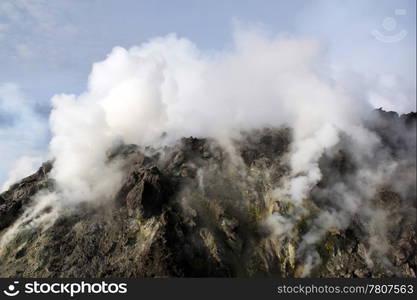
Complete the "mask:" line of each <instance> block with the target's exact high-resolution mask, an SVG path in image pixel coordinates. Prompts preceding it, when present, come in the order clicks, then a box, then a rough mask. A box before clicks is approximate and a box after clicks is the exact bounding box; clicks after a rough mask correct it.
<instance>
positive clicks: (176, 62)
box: [50, 31, 366, 202]
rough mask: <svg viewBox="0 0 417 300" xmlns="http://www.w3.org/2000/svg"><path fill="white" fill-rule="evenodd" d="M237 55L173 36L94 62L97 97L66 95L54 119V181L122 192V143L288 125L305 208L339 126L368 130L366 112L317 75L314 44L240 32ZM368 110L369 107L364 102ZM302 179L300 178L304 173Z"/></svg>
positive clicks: (73, 191) (92, 86)
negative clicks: (117, 148) (111, 158)
mask: <svg viewBox="0 0 417 300" xmlns="http://www.w3.org/2000/svg"><path fill="white" fill-rule="evenodd" d="M234 41H235V45H234V48H233V49H231V50H228V51H226V50H225V51H221V52H215V53H206V52H203V51H200V50H199V49H198V48H197V47H196V46H195V45H194V44H193V43H192V42H190V41H189V40H187V39H184V38H177V37H176V36H175V35H169V36H166V37H163V38H156V39H153V40H151V41H150V42H148V43H145V44H143V45H141V46H139V47H133V48H131V49H129V50H126V49H123V48H120V47H116V48H115V49H113V51H112V52H111V53H110V54H109V55H108V57H107V58H106V59H105V60H104V61H102V62H99V63H96V64H94V66H93V70H92V72H91V75H90V78H89V84H88V90H87V91H86V92H85V93H83V94H81V95H79V96H74V95H56V96H55V97H54V98H53V99H52V101H53V107H54V109H53V111H52V114H51V118H50V123H51V130H52V133H53V138H52V141H51V144H50V150H51V155H52V156H53V157H54V158H55V163H54V170H53V173H52V176H53V178H54V179H55V180H56V182H57V183H58V185H59V186H60V188H61V189H62V191H63V192H64V194H67V195H68V197H66V198H69V199H73V200H74V199H77V200H86V199H87V198H102V197H105V196H108V195H111V194H112V191H115V189H116V188H117V183H118V182H119V180H120V172H119V171H118V169H119V168H118V167H119V166H118V165H117V164H116V165H115V164H112V165H109V164H107V156H106V151H107V150H108V149H109V148H110V147H111V146H112V145H113V144H114V143H115V142H117V141H123V142H124V143H134V144H139V145H161V144H166V143H170V142H173V141H175V140H177V139H178V138H180V137H183V136H197V137H207V136H208V137H217V138H219V139H223V140H224V139H227V138H228V137H231V136H235V135H237V134H238V133H239V131H241V130H248V129H252V128H258V127H263V126H275V127H276V126H281V125H283V124H288V125H290V126H292V127H293V128H294V132H295V143H294V155H293V158H292V167H293V170H294V173H295V175H297V176H296V177H295V178H294V179H293V180H292V181H291V194H292V197H293V199H294V201H297V202H299V201H300V200H301V199H302V198H303V197H304V196H305V193H306V192H308V190H309V189H310V188H311V187H312V186H314V184H315V183H317V182H318V180H320V171H319V170H318V166H317V161H318V159H319V158H320V156H321V154H322V153H323V151H324V150H325V149H326V148H330V147H331V146H333V145H335V144H336V143H337V142H338V129H339V128H343V129H345V128H346V129H348V130H354V129H355V128H356V126H359V123H358V122H359V118H360V116H361V111H364V109H363V108H362V107H361V105H352V102H353V100H352V99H350V98H349V96H348V95H347V94H346V93H345V92H344V91H343V89H342V88H341V87H338V86H335V85H333V84H331V83H330V80H326V79H322V78H321V77H320V76H319V75H318V74H317V72H316V59H317V58H318V56H319V47H318V45H317V43H316V42H314V41H310V40H297V39H295V38H292V37H284V36H278V37H269V36H267V35H266V34H262V33H260V32H257V31H237V32H236V33H235V36H234ZM363 105H366V104H363ZM298 175H299V176H298Z"/></svg>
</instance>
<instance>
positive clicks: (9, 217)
mask: <svg viewBox="0 0 417 300" xmlns="http://www.w3.org/2000/svg"><path fill="white" fill-rule="evenodd" d="M415 124H416V115H415V113H414V114H409V115H403V116H401V117H399V116H398V115H396V114H390V113H386V112H383V111H377V112H375V119H374V120H372V121H370V122H369V124H368V126H369V128H371V129H372V130H373V131H374V132H376V133H377V134H378V135H379V136H380V137H381V140H382V141H383V143H384V145H385V146H386V152H387V153H388V154H387V155H389V157H391V158H393V159H394V160H398V161H401V162H402V163H401V164H400V166H399V167H398V170H397V171H396V174H397V176H395V177H394V178H391V179H390V181H381V182H379V184H378V186H377V187H376V193H372V195H371V194H370V195H369V198H368V199H365V200H366V201H363V202H361V203H362V204H361V205H362V206H363V207H362V206H360V207H359V209H358V210H355V211H349V212H348V210H346V209H345V208H342V207H341V203H342V202H338V201H334V199H332V197H336V196H335V194H332V191H336V190H337V191H340V188H339V186H340V183H341V182H342V183H344V188H345V189H349V188H350V187H351V188H352V190H353V189H355V188H356V187H355V186H354V183H353V182H354V181H353V178H357V177H358V173H359V170H360V168H359V166H357V165H356V163H355V159H354V155H353V154H352V153H350V151H349V139H350V137H345V139H344V142H342V143H340V145H339V148H338V149H337V150H336V151H334V153H332V155H324V156H323V157H322V158H321V160H320V169H321V171H322V173H323V177H322V180H321V182H320V183H319V184H318V185H317V187H315V188H314V189H313V190H312V192H311V193H310V197H309V198H307V199H305V200H304V201H303V203H302V205H301V206H300V207H296V206H294V205H293V204H292V203H290V202H286V201H282V199H281V198H280V197H279V195H276V194H275V193H273V192H271V190H273V187H279V186H281V185H282V183H283V181H285V180H286V179H287V177H288V176H289V166H288V162H287V161H288V160H287V157H286V155H287V154H288V152H289V151H290V147H291V130H290V129H288V128H279V129H264V130H258V131H254V132H250V133H245V134H243V135H242V138H241V139H239V140H236V141H235V142H234V147H233V151H231V150H227V149H226V148H225V147H223V146H221V145H220V144H218V143H217V142H216V141H214V140H211V139H196V138H184V139H182V140H180V141H179V142H178V143H177V144H176V145H174V146H172V147H165V148H162V149H150V148H146V149H141V148H139V147H137V146H135V145H122V146H120V147H118V148H117V149H113V150H112V152H111V153H109V159H122V160H123V161H124V162H126V170H125V177H124V180H123V183H122V186H121V188H120V190H119V191H118V193H117V194H116V195H115V196H114V197H113V198H112V200H111V201H103V202H94V203H91V202H85V203H78V204H76V205H71V206H64V207H63V209H61V210H60V211H59V215H57V216H56V218H55V219H53V222H51V223H50V224H48V225H47V226H46V225H44V223H42V222H40V221H39V222H34V220H35V221H36V220H37V219H39V220H41V219H42V214H43V213H44V212H45V211H48V210H50V209H51V207H50V206H48V205H46V206H44V207H42V209H39V211H37V212H36V213H31V214H29V213H28V212H30V211H31V209H32V210H33V208H32V202H33V199H34V198H35V197H36V195H37V193H39V191H41V190H45V189H47V190H53V189H54V182H53V181H52V180H51V179H49V177H48V173H49V172H50V170H51V168H52V163H45V164H44V165H43V166H42V167H41V168H40V169H39V170H38V172H36V173H35V174H33V175H31V176H29V177H27V178H25V179H23V180H22V181H20V182H19V183H16V184H15V185H13V186H11V187H10V189H9V190H8V191H6V192H5V193H3V194H1V195H0V243H1V244H0V276H1V277H11V276H23V277H106V276H112V277H143V276H157V277H160V276H162V277H165V276H186V277H200V276H211V277H224V276H242V277H246V276H278V277H300V276H321V277H370V276H372V277H385V276H405V277H415V275H416V272H417V237H416V232H415V230H416V187H415V181H414V184H410V183H409V182H410V180H409V179H410V178H409V176H410V174H411V175H412V174H414V178H415V170H416V165H415V157H413V156H412V155H415V130H416V129H415V126H416V125H415ZM403 132H408V134H403ZM410 133H411V134H410ZM413 133H414V134H413ZM410 137H411V141H410ZM378 159H380V157H375V161H373V162H372V163H373V164H376V165H378V164H384V161H378ZM406 177H407V179H408V180H404V178H406ZM355 184H357V183H356V181H355ZM364 185H366V183H364ZM346 193H348V194H349V195H350V193H349V191H347V192H346ZM352 195H354V194H353V193H352ZM353 198H354V197H353ZM341 201H342V200H341ZM353 201H355V199H353ZM323 211H325V212H326V213H325V214H324V213H322V212H323ZM333 215H337V216H339V217H338V218H342V219H343V221H340V224H339V225H338V226H326V227H321V226H319V224H321V223H320V222H322V223H326V222H327V221H326V220H327V219H326V218H325V217H324V216H328V218H330V216H333ZM22 219H23V220H24V222H18V220H22ZM284 220H286V221H284ZM288 220H291V222H288ZM318 220H321V221H320V222H318ZM337 220H339V219H337ZM277 222H278V223H277ZM289 223H290V224H289ZM28 224H30V226H28ZM33 224H35V225H36V224H38V225H37V226H35V225H33ZM277 224H278V225H277ZM11 232H13V234H11ZM313 262H314V263H313Z"/></svg>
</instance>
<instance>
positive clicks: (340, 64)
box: [0, 0, 416, 186]
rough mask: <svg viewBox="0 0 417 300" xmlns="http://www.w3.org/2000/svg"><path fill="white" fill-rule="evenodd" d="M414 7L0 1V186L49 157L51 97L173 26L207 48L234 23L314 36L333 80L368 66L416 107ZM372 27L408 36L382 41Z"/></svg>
mask: <svg viewBox="0 0 417 300" xmlns="http://www.w3.org/2000/svg"><path fill="white" fill-rule="evenodd" d="M396 9H402V10H401V11H397V13H398V12H400V13H399V14H396ZM415 11H416V8H415V1H414V0H395V1H394V0H385V1H380V0H362V1H360V0H357V1H337V0H327V1H313V0H295V1H282V0H281V1H279V0H269V1H267V0H256V1H255V0H253V1H244V0H242V1H237V0H234V1H232V0H229V1H228V0H225V1H191V0H188V1H185V0H182V1H179V0H172V1H161V0H159V1H137V0H124V1H117V0H72V1H70V0H63V1H48V0H30V1H29V0H0V138H1V143H0V155H1V157H2V159H3V161H2V162H1V163H0V186H1V183H2V182H3V181H4V180H6V178H7V177H8V172H9V171H10V170H11V169H12V168H13V166H14V164H15V163H16V161H18V159H19V158H20V157H22V156H36V157H43V156H44V155H45V153H46V151H47V150H46V149H47V144H48V139H49V133H48V125H47V122H48V114H49V108H50V98H51V97H52V96H53V95H55V94H60V93H75V94H78V93H81V92H82V91H84V90H85V89H86V84H87V79H88V75H89V73H90V70H91V65H92V64H93V63H94V62H96V61H100V60H102V59H104V58H105V57H106V55H107V54H108V53H109V52H110V51H111V49H112V48H113V47H115V46H123V47H131V46H134V45H139V44H141V43H143V42H145V41H146V40H148V39H149V38H152V37H155V36H164V35H167V34H169V33H173V32H174V33H176V34H177V35H178V36H180V37H186V38H188V39H190V40H191V41H193V42H194V43H195V44H196V45H197V46H198V47H199V48H200V49H205V50H207V51H210V50H211V49H213V50H217V49H224V48H228V47H231V46H232V45H231V43H232V41H231V38H232V31H233V27H234V26H236V24H246V25H248V26H249V25H250V26H258V27H262V28H264V29H265V30H266V31H268V32H271V33H272V34H278V33H285V34H289V35H293V36H296V37H312V38H315V39H317V40H318V41H319V42H320V43H321V45H322V47H323V51H324V53H325V55H324V56H323V59H324V60H325V65H326V66H327V67H328V68H331V69H332V70H334V73H335V74H338V75H337V76H339V77H338V79H340V80H345V81H346V84H347V85H349V84H351V85H356V86H358V85H361V84H364V85H365V83H363V82H356V81H355V80H354V79H352V78H355V74H362V75H364V74H365V75H366V77H367V78H369V80H370V81H372V82H371V83H369V84H370V85H374V86H375V88H376V89H379V90H381V91H383V93H384V95H385V96H387V97H392V98H390V99H392V100H390V101H391V102H389V103H385V102H384V100H381V99H380V98H378V97H375V99H376V100H375V101H376V104H379V103H382V106H383V105H384V104H386V105H387V108H388V109H391V108H393V109H397V110H399V111H408V110H415V76H416V75H415V74H416V71H415V65H416V61H415V57H416V52H415V50H416V49H415V43H416V41H415V36H416V33H415V28H416V16H415ZM404 13H405V14H404ZM387 18H390V19H387ZM393 20H394V21H393ZM393 22H394V23H393ZM375 30H378V31H379V32H380V33H381V36H382V37H391V36H393V37H395V36H396V34H398V33H400V32H402V31H404V32H406V35H405V37H402V38H401V39H400V40H398V41H396V42H393V43H386V42H384V41H381V40H380V39H377V38H375V36H374V35H373V34H372V32H375ZM346 74H348V75H346ZM349 74H350V75H349ZM375 78H382V80H379V79H375ZM373 80H374V81H375V82H374V81H373ZM381 82H382V83H381ZM386 82H388V83H389V84H388V87H387V86H384V84H385V83H386ZM380 85H382V86H380ZM392 85H394V86H395V87H394V88H392ZM378 99H379V100H378ZM378 101H379V102H378ZM31 162H38V160H36V159H35V160H33V161H31Z"/></svg>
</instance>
